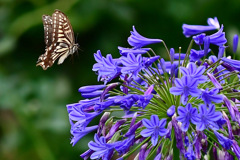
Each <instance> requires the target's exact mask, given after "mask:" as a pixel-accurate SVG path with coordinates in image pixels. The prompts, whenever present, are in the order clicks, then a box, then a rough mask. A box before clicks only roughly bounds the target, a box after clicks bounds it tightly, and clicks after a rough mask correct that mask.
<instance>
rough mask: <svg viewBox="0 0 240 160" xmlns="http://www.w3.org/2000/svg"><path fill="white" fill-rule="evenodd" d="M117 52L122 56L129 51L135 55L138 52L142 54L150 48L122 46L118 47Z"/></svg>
mask: <svg viewBox="0 0 240 160" xmlns="http://www.w3.org/2000/svg"><path fill="white" fill-rule="evenodd" d="M118 49H119V52H120V54H121V55H122V56H127V55H128V54H129V53H133V54H134V55H135V56H136V55H138V54H144V53H147V52H148V51H149V50H150V48H137V49H134V48H124V47H118Z"/></svg>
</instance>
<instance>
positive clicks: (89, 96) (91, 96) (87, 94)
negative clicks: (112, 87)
mask: <svg viewBox="0 0 240 160" xmlns="http://www.w3.org/2000/svg"><path fill="white" fill-rule="evenodd" d="M102 93H103V91H102V90H101V91H94V92H91V93H81V95H82V97H83V98H95V97H99V96H100V95H101V94H102ZM107 96H109V95H107Z"/></svg>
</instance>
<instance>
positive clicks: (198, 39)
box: [193, 33, 206, 46]
mask: <svg viewBox="0 0 240 160" xmlns="http://www.w3.org/2000/svg"><path fill="white" fill-rule="evenodd" d="M205 37H206V34H205V33H202V34H199V35H196V36H193V40H194V42H195V43H196V44H197V45H199V46H201V45H203V44H204V38H205Z"/></svg>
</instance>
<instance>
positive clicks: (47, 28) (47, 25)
mask: <svg viewBox="0 0 240 160" xmlns="http://www.w3.org/2000/svg"><path fill="white" fill-rule="evenodd" d="M42 20H43V27H44V39H45V44H46V48H47V47H49V46H50V45H51V44H52V32H53V28H52V17H51V16H48V15H43V16H42Z"/></svg>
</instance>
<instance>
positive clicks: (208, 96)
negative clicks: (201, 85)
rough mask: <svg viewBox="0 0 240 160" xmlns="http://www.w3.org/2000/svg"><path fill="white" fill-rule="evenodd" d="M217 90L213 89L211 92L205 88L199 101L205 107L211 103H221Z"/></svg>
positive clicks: (221, 99) (220, 96)
mask: <svg viewBox="0 0 240 160" xmlns="http://www.w3.org/2000/svg"><path fill="white" fill-rule="evenodd" d="M218 93H219V89H217V88H213V89H212V90H211V91H209V90H208V88H206V90H202V94H201V96H200V97H199V99H202V100H203V101H204V103H205V104H206V105H209V104H212V101H213V102H215V103H221V102H222V101H223V96H222V95H218Z"/></svg>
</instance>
